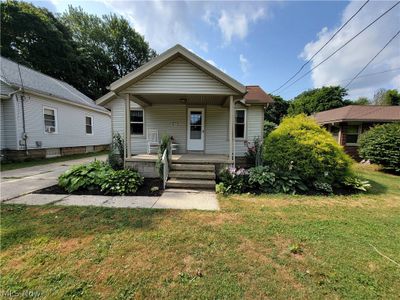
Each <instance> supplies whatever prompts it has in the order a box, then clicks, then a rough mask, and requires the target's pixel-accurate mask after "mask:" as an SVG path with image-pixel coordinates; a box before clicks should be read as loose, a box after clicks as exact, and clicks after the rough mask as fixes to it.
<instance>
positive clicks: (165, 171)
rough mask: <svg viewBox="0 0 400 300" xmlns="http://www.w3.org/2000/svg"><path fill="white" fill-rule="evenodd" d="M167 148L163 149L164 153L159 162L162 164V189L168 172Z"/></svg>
mask: <svg viewBox="0 0 400 300" xmlns="http://www.w3.org/2000/svg"><path fill="white" fill-rule="evenodd" d="M168 158H169V157H168V149H165V150H164V153H163V155H162V158H161V163H162V164H163V185H164V190H165V187H166V185H167V180H168V174H169V159H168Z"/></svg>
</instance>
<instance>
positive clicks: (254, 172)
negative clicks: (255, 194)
mask: <svg viewBox="0 0 400 300" xmlns="http://www.w3.org/2000/svg"><path fill="white" fill-rule="evenodd" d="M275 179H276V177H275V173H273V172H271V171H270V170H269V168H268V167H263V166H258V167H254V168H251V169H249V185H250V186H251V187H252V188H255V189H257V190H260V191H262V192H265V193H269V192H271V190H272V189H273V186H274V183H275Z"/></svg>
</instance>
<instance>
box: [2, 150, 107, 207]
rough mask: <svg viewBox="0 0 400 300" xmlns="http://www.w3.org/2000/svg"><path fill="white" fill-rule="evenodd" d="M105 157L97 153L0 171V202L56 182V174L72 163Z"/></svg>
mask: <svg viewBox="0 0 400 300" xmlns="http://www.w3.org/2000/svg"><path fill="white" fill-rule="evenodd" d="M106 158H107V155H99V156H92V157H85V158H80V159H74V160H68V161H63V162H58V163H52V164H47V165H40V166H34V167H28V168H21V169H16V170H10V171H4V172H1V197H0V202H2V201H6V200H9V199H13V198H16V197H18V196H21V195H25V194H28V193H31V192H33V191H36V190H39V189H43V188H45V187H48V186H52V185H55V184H57V178H58V176H60V175H61V174H62V173H63V172H65V171H66V170H67V169H69V168H70V167H71V166H73V165H79V164H83V163H87V162H90V161H93V160H95V159H97V160H106Z"/></svg>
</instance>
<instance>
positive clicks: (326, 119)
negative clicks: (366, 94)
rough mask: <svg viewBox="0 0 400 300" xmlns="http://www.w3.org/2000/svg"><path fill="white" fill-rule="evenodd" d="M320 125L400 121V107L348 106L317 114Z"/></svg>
mask: <svg viewBox="0 0 400 300" xmlns="http://www.w3.org/2000/svg"><path fill="white" fill-rule="evenodd" d="M314 118H315V120H316V121H317V122H318V123H320V124H326V123H334V122H346V121H376V122H379V121H390V122H396V121H397V122H399V121H400V106H379V105H348V106H344V107H340V108H335V109H330V110H326V111H322V112H319V113H316V114H315V115H314Z"/></svg>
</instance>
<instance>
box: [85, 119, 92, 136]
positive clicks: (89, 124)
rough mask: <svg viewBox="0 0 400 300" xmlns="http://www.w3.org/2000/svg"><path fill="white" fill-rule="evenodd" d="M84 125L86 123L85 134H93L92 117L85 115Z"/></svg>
mask: <svg viewBox="0 0 400 300" xmlns="http://www.w3.org/2000/svg"><path fill="white" fill-rule="evenodd" d="M85 122H86V123H85V125H86V134H93V118H92V117H89V116H86V117H85Z"/></svg>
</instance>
